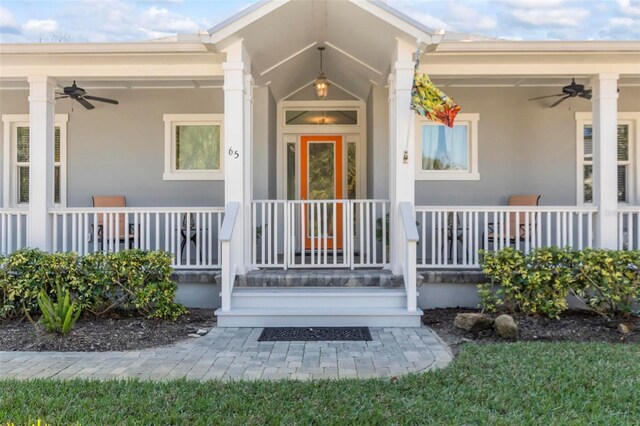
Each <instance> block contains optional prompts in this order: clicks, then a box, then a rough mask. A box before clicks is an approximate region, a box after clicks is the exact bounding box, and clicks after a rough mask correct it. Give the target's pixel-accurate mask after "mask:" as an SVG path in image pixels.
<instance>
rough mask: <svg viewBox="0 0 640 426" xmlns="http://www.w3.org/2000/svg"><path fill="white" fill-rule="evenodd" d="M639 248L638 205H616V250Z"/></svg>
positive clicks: (639, 223)
mask: <svg viewBox="0 0 640 426" xmlns="http://www.w3.org/2000/svg"><path fill="white" fill-rule="evenodd" d="M639 249H640V206H625V207H618V250H639Z"/></svg>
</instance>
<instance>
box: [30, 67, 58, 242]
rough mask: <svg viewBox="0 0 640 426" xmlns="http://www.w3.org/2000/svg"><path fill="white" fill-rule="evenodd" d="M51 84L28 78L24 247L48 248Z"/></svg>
mask: <svg viewBox="0 0 640 426" xmlns="http://www.w3.org/2000/svg"><path fill="white" fill-rule="evenodd" d="M55 85H56V82H55V80H53V79H52V78H49V77H46V76H31V77H29V217H28V219H27V246H28V247H32V248H39V249H41V250H47V251H49V250H51V248H52V247H51V240H52V235H51V232H52V223H53V222H52V220H51V217H50V216H49V209H50V208H51V207H53V159H54V156H53V144H54V132H55V103H56V101H55Z"/></svg>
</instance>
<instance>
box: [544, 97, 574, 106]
mask: <svg viewBox="0 0 640 426" xmlns="http://www.w3.org/2000/svg"><path fill="white" fill-rule="evenodd" d="M570 97H571V95H567V96H565V97H564V98H561V99H558V100H557V101H555V102H554V103H552V104H551V105H549V108H553V107H554V106H558V104H559V103H560V102H562V101H564V100H565V99H569V98H570Z"/></svg>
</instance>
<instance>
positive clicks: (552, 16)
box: [511, 8, 589, 27]
mask: <svg viewBox="0 0 640 426" xmlns="http://www.w3.org/2000/svg"><path fill="white" fill-rule="evenodd" d="M511 15H512V16H513V17H514V18H515V19H516V20H517V21H519V22H521V23H524V24H528V25H534V26H541V25H548V26H552V27H577V26H579V25H580V24H582V22H583V21H584V19H585V18H587V17H588V16H589V11H588V10H586V9H579V8H572V9H550V10H540V9H536V10H533V9H530V10H514V11H513V12H511Z"/></svg>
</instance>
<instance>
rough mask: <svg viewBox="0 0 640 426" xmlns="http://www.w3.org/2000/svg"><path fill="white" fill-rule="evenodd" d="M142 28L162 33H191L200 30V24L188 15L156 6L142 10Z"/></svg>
mask: <svg viewBox="0 0 640 426" xmlns="http://www.w3.org/2000/svg"><path fill="white" fill-rule="evenodd" d="M141 21H142V28H144V29H146V30H150V31H154V32H161V33H190V32H195V31H197V30H198V25H197V24H196V23H195V22H193V21H192V20H191V18H188V17H186V16H182V15H178V14H176V13H173V12H169V11H168V10H167V9H164V8H157V7H155V6H152V7H150V8H149V9H147V10H145V11H144V12H142V15H141Z"/></svg>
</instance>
